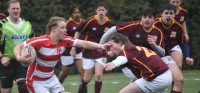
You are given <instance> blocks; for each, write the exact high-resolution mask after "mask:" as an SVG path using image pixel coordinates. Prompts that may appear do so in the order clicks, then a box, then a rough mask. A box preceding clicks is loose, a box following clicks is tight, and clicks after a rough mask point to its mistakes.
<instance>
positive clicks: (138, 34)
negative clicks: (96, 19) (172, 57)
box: [116, 21, 164, 50]
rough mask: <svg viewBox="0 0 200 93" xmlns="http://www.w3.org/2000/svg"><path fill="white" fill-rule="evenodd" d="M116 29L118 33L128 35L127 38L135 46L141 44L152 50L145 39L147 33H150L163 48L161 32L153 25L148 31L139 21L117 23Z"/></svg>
mask: <svg viewBox="0 0 200 93" xmlns="http://www.w3.org/2000/svg"><path fill="white" fill-rule="evenodd" d="M116 29H117V31H118V32H119V33H122V34H125V35H126V36H128V38H129V40H130V41H131V42H132V43H133V44H135V45H137V46H143V47H146V48H149V49H151V50H153V48H152V47H151V45H150V44H149V43H148V41H147V38H148V35H152V36H153V37H154V39H155V40H156V44H157V45H158V46H160V47H163V48H164V40H163V33H162V32H161V30H159V29H158V28H156V27H155V26H154V25H153V26H152V28H151V31H148V32H147V31H146V30H145V29H144V28H143V27H142V25H141V24H140V22H139V21H138V22H135V21H134V22H125V23H123V24H119V25H117V26H116Z"/></svg>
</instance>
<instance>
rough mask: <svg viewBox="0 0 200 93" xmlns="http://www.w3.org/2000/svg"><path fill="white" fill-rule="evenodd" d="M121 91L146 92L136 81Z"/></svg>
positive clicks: (130, 92)
mask: <svg viewBox="0 0 200 93" xmlns="http://www.w3.org/2000/svg"><path fill="white" fill-rule="evenodd" d="M119 93H144V92H143V91H142V90H141V89H140V88H139V86H138V85H137V84H136V83H135V82H133V83H130V84H129V85H127V86H125V87H124V88H123V89H121V90H120V92H119Z"/></svg>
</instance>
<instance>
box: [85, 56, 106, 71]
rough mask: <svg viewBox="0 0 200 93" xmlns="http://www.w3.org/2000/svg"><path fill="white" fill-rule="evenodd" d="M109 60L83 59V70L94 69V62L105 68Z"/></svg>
mask: <svg viewBox="0 0 200 93" xmlns="http://www.w3.org/2000/svg"><path fill="white" fill-rule="evenodd" d="M106 61H107V59H106V58H105V57H102V58H97V59H87V58H83V69H90V68H93V67H94V62H98V63H100V64H102V65H103V66H105V65H106Z"/></svg>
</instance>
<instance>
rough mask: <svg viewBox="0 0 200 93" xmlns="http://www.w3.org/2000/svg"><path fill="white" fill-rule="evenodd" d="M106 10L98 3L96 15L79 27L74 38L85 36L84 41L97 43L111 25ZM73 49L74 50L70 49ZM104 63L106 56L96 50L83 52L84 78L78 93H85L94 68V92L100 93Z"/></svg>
mask: <svg viewBox="0 0 200 93" xmlns="http://www.w3.org/2000/svg"><path fill="white" fill-rule="evenodd" d="M107 12H108V8H107V6H106V5H105V4H104V3H99V4H98V6H97V8H96V13H97V15H94V16H92V17H89V18H88V19H86V21H85V22H83V23H82V24H81V25H79V27H78V29H77V32H76V34H75V36H74V38H79V36H80V35H82V34H86V37H85V39H84V40H86V41H92V42H96V43H99V41H100V39H101V37H102V35H103V34H104V33H105V32H106V31H107V29H108V28H110V27H111V26H112V25H113V23H112V22H111V21H110V19H109V18H108V17H106V13H107ZM72 49H74V48H72ZM105 63H106V54H105V53H100V52H98V51H97V50H87V49H84V51H83V69H84V77H83V80H82V84H81V85H80V87H79V91H78V93H87V84H88V83H89V82H90V81H91V79H92V75H93V68H94V66H95V89H94V90H95V92H94V93H100V91H101V87H102V77H103V70H104V66H105Z"/></svg>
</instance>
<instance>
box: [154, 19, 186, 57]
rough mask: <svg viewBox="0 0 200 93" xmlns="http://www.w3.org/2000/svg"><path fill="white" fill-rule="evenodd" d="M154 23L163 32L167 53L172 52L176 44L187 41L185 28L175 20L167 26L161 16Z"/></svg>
mask: <svg viewBox="0 0 200 93" xmlns="http://www.w3.org/2000/svg"><path fill="white" fill-rule="evenodd" d="M154 25H155V26H156V27H158V28H159V29H160V30H161V31H162V32H163V35H164V38H165V40H164V42H165V54H166V55H169V54H170V50H171V49H172V48H173V47H174V46H176V45H181V44H183V43H184V42H185V39H184V32H183V28H182V26H181V25H180V24H179V23H178V22H176V21H175V20H172V23H171V24H170V25H169V26H168V27H167V26H165V25H164V23H163V22H162V19H161V18H159V19H158V20H157V21H156V22H155V24H154Z"/></svg>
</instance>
